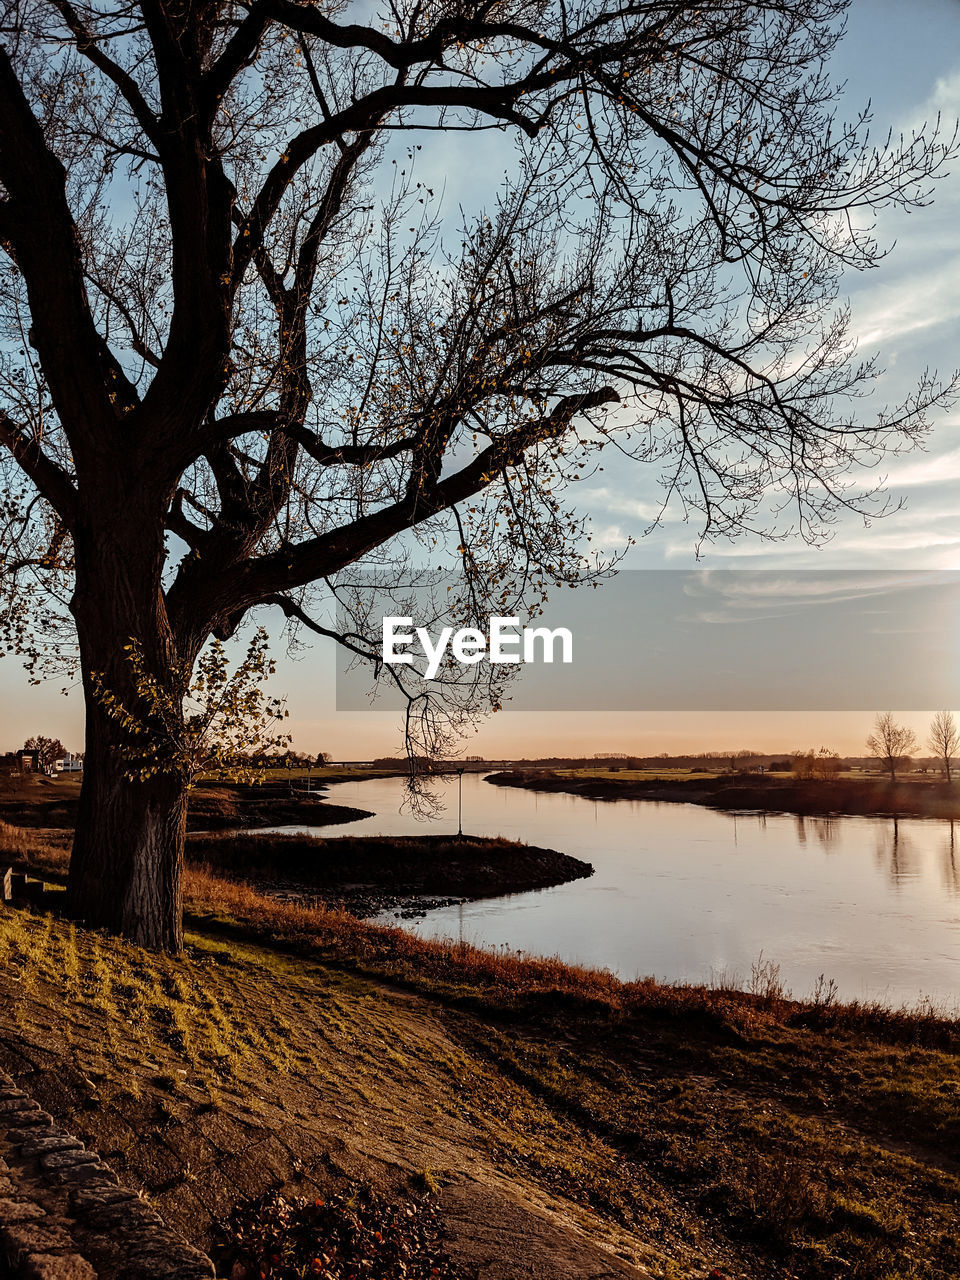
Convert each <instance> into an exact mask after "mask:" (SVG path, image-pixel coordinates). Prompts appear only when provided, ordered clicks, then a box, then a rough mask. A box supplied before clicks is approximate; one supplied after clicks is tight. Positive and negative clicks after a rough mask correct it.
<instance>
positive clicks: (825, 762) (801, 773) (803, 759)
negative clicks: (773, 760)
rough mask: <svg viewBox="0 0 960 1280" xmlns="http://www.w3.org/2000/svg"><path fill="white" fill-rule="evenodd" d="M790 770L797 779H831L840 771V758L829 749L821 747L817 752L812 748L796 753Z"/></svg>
mask: <svg viewBox="0 0 960 1280" xmlns="http://www.w3.org/2000/svg"><path fill="white" fill-rule="evenodd" d="M771 767H772V766H771ZM790 768H791V770H792V772H793V773H795V774H796V775H797V777H798V778H832V777H833V776H834V774H836V773H839V771H840V757H839V755H838V754H837V753H836V751H831V750H830V748H829V747H821V748H820V750H819V751H814V750H813V748H811V749H810V750H809V751H796V752H794V755H793V759H792V761H791V762H790Z"/></svg>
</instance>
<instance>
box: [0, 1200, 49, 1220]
mask: <svg viewBox="0 0 960 1280" xmlns="http://www.w3.org/2000/svg"><path fill="white" fill-rule="evenodd" d="M46 1216H47V1214H46V1210H44V1209H41V1208H40V1206H39V1205H38V1204H34V1203H33V1202H32V1201H30V1200H0V1222H2V1223H3V1224H4V1226H13V1224H14V1223H16V1222H30V1221H33V1220H35V1219H37V1218H45V1217H46Z"/></svg>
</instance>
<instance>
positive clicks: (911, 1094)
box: [0, 830, 960, 1280]
mask: <svg viewBox="0 0 960 1280" xmlns="http://www.w3.org/2000/svg"><path fill="white" fill-rule="evenodd" d="M0 837H2V840H3V841H6V843H7V844H9V843H10V842H11V840H12V838H13V837H11V836H10V834H9V830H7V832H6V833H0ZM20 839H21V841H22V844H23V850H22V856H23V858H24V859H25V860H30V861H31V862H32V864H33V865H35V866H36V865H38V864H39V863H40V862H42V861H43V860H44V859H45V860H46V861H47V862H48V863H51V864H56V863H57V862H58V861H59V862H60V865H61V869H62V865H63V853H62V851H60V850H58V849H57V848H55V847H53V848H45V847H44V845H43V842H42V840H41V839H40V838H39V836H38V835H37V834H36V833H33V834H31V833H29V832H27V833H23V834H22V836H21V837H20ZM187 895H188V912H189V914H188V928H189V935H188V944H189V945H188V949H187V951H186V952H185V954H184V955H183V956H180V957H176V958H172V957H164V956H157V955H152V954H149V953H145V952H142V951H139V950H137V949H136V948H132V947H129V946H127V945H126V944H124V943H121V942H118V941H116V940H114V939H111V938H109V937H105V936H104V935H102V934H92V933H87V932H86V931H84V930H82V929H79V928H76V927H75V926H73V925H71V924H69V923H67V922H64V921H61V920H59V919H58V918H57V916H56V915H55V914H46V915H33V914H30V913H28V912H26V911H21V910H17V911H11V910H5V911H4V910H2V909H0V1068H3V1069H5V1070H7V1071H9V1072H10V1073H11V1074H12V1075H14V1076H16V1077H17V1079H18V1082H20V1083H21V1086H22V1087H23V1088H24V1089H25V1090H26V1091H28V1092H29V1093H30V1094H31V1096H33V1097H36V1098H37V1100H38V1101H39V1102H40V1104H41V1105H42V1106H43V1107H44V1108H45V1109H46V1110H47V1111H48V1112H50V1113H51V1114H52V1115H53V1116H54V1117H55V1118H56V1120H57V1121H58V1122H59V1123H61V1124H63V1125H64V1126H65V1127H66V1128H67V1129H68V1130H69V1131H70V1132H71V1133H76V1134H77V1136H78V1137H79V1138H81V1139H82V1140H84V1141H85V1142H86V1143H87V1145H88V1146H89V1147H91V1148H92V1149H94V1150H97V1151H99V1152H100V1153H101V1154H102V1155H103V1156H104V1158H105V1159H108V1160H109V1162H110V1163H111V1165H112V1166H113V1167H114V1168H115V1169H116V1171H117V1173H118V1175H119V1176H120V1177H121V1178H122V1179H123V1180H124V1181H125V1182H127V1183H129V1184H131V1185H138V1186H142V1187H143V1188H144V1191H145V1192H146V1194H148V1195H149V1196H150V1199H151V1202H152V1204H153V1205H154V1207H156V1208H157V1209H158V1210H159V1211H160V1212H161V1213H162V1214H163V1216H164V1217H165V1218H166V1219H167V1220H168V1221H169V1222H170V1224H171V1225H172V1226H174V1227H176V1228H178V1229H179V1230H181V1231H183V1232H184V1233H185V1234H186V1235H188V1237H189V1238H190V1239H191V1241H192V1242H193V1243H195V1244H196V1245H197V1246H198V1247H200V1248H204V1249H209V1248H211V1247H213V1245H214V1243H215V1242H216V1240H217V1239H218V1237H219V1233H220V1224H221V1223H222V1222H224V1221H225V1220H226V1219H227V1218H228V1217H229V1215H230V1213H231V1212H232V1210H233V1208H234V1207H235V1204H236V1202H237V1200H238V1198H243V1197H248V1196H259V1195H261V1194H263V1193H264V1192H266V1191H268V1190H270V1189H272V1188H280V1189H281V1190H282V1191H283V1193H284V1194H285V1195H287V1196H288V1197H295V1196H300V1197H304V1198H307V1199H308V1200H309V1201H311V1202H312V1201H313V1200H314V1199H322V1200H328V1199H330V1198H331V1197H333V1196H335V1195H336V1194H337V1193H338V1192H339V1191H341V1190H342V1189H343V1188H344V1187H345V1186H346V1185H349V1184H350V1183H351V1182H355V1181H356V1180H361V1181H363V1182H364V1183H366V1184H369V1185H371V1186H373V1187H374V1188H376V1189H377V1190H378V1191H379V1192H382V1193H383V1194H385V1195H388V1196H390V1197H393V1198H395V1199H397V1198H399V1200H400V1202H401V1203H402V1202H404V1200H405V1199H409V1198H411V1197H414V1196H417V1195H420V1194H422V1193H423V1192H424V1190H431V1191H433V1192H435V1193H436V1194H437V1196H438V1202H439V1210H438V1213H439V1222H440V1224H441V1225H442V1227H443V1228H444V1230H445V1231H446V1233H447V1241H446V1247H447V1249H448V1250H449V1252H450V1254H451V1255H452V1257H453V1258H454V1260H455V1262H456V1264H457V1265H458V1266H459V1267H461V1268H462V1270H463V1274H464V1275H465V1276H480V1277H482V1280H517V1269H516V1260H517V1259H518V1258H523V1260H524V1263H523V1265H524V1266H525V1267H528V1268H530V1274H531V1275H534V1276H542V1277H549V1278H550V1280H567V1278H569V1280H582V1278H583V1277H585V1276H603V1277H606V1278H608V1280H611V1278H617V1280H620V1278H622V1277H627V1278H630V1277H632V1278H633V1280H641V1277H649V1276H655V1277H661V1278H663V1280H666V1278H667V1277H669V1278H670V1280H687V1278H689V1280H707V1277H710V1276H711V1275H715V1273H716V1272H719V1273H720V1274H722V1275H723V1276H726V1277H730V1280H769V1278H770V1277H786V1276H790V1277H794V1278H795V1280H827V1278H828V1277H829V1278H830V1280H833V1278H834V1277H836V1276H837V1275H844V1276H850V1277H853V1278H854V1280H894V1278H895V1277H896V1278H897V1280H899V1278H900V1277H911V1278H912V1277H919V1276H924V1277H925V1278H926V1277H929V1278H930V1280H952V1278H953V1277H954V1276H955V1275H957V1274H958V1273H960V1234H958V1232H957V1218H956V1204H957V1202H958V1199H960V1166H958V1165H957V1162H956V1151H957V1149H958V1143H960V1109H958V1106H957V1098H958V1096H960V1095H958V1090H960V1026H958V1024H957V1023H956V1022H954V1021H951V1020H949V1019H946V1018H943V1017H940V1016H939V1015H938V1014H937V1012H936V1011H935V1010H933V1009H926V1010H921V1011H917V1012H914V1013H903V1012H896V1011H891V1010H889V1009H884V1008H882V1007H877V1006H868V1005H848V1006H842V1005H838V1004H837V1003H836V1001H835V999H833V998H832V997H831V996H830V994H829V993H824V994H822V995H821V998H820V999H819V1000H818V1001H815V1002H807V1003H803V1002H796V1001H793V1000H790V999H787V998H786V997H785V996H784V994H783V991H782V988H781V987H780V984H779V981H778V977H777V974H776V971H775V970H774V969H773V968H771V967H769V966H768V967H762V966H761V967H759V968H758V970H757V971H756V973H755V974H754V977H753V980H752V983H751V985H752V988H753V989H752V990H751V991H750V992H735V991H730V990H715V989H714V990H711V989H709V988H706V987H701V986H669V985H667V986H665V985H661V984H657V983H655V982H651V981H644V982H633V983H623V982H619V981H617V980H616V979H615V978H614V977H612V976H611V975H610V974H606V973H602V972H596V971H590V970H585V969H577V968H575V967H570V966H564V965H561V964H559V963H558V962H555V961H550V960H536V959H524V958H522V957H518V956H516V955H515V954H512V953H506V952H496V953H494V952H484V951H478V950H476V949H474V948H472V947H469V946H465V945H462V944H456V943H437V942H430V941H427V940H424V939H422V938H418V937H416V936H414V935H411V934H409V933H407V932H405V931H403V930H400V929H388V928H379V927H376V926H373V925H369V924H365V923H363V922H361V921H359V920H357V919H356V918H355V917H353V916H352V915H349V914H347V913H344V912H341V911H331V910H315V909H314V910H308V909H305V908H304V907H302V906H296V905H293V904H289V903H282V902H278V901H277V900H276V899H274V898H272V897H270V896H268V895H265V894H262V893H258V892H257V891H256V890H254V889H252V888H251V887H250V886H248V885H243V884H240V883H238V882H235V881H230V880H224V879H221V878H219V877H217V876H215V875H213V874H212V873H211V872H209V871H202V870H199V869H188V872H187Z"/></svg>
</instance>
